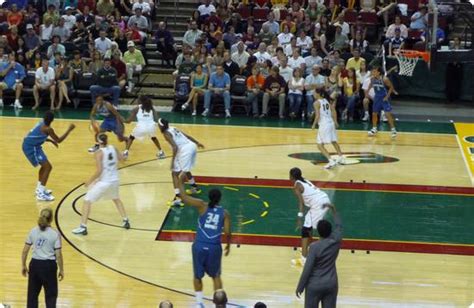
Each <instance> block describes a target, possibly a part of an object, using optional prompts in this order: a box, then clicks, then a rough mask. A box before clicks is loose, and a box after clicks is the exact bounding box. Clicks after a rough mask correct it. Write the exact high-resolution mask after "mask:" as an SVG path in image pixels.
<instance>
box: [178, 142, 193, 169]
mask: <svg viewBox="0 0 474 308" xmlns="http://www.w3.org/2000/svg"><path fill="white" fill-rule="evenodd" d="M196 153H197V146H196V144H195V143H194V142H190V143H188V144H186V145H184V146H182V147H181V148H179V149H178V153H177V154H176V157H175V159H174V162H173V171H174V172H181V171H183V172H190V171H191V169H192V168H193V167H194V164H195V163H196Z"/></svg>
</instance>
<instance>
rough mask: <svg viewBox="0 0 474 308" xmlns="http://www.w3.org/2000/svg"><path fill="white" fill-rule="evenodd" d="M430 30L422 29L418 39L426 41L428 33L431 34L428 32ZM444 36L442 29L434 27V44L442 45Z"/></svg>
mask: <svg viewBox="0 0 474 308" xmlns="http://www.w3.org/2000/svg"><path fill="white" fill-rule="evenodd" d="M430 32H431V31H426V30H425V31H423V33H422V34H421V36H420V39H421V41H422V42H426V41H427V39H426V38H427V36H428V35H431V33H430ZM445 38H446V34H445V33H444V30H443V29H441V28H440V27H438V28H437V29H436V44H437V45H438V46H439V45H442V44H443V43H444V40H445Z"/></svg>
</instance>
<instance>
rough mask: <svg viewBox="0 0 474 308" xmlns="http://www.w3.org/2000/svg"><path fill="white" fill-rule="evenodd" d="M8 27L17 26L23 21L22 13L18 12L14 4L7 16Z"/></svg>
mask: <svg viewBox="0 0 474 308" xmlns="http://www.w3.org/2000/svg"><path fill="white" fill-rule="evenodd" d="M7 21H8V26H9V27H11V26H17V27H18V26H19V25H20V24H21V23H22V21H23V13H22V12H21V11H18V7H17V6H16V4H12V5H11V7H10V12H9V13H8V15H7Z"/></svg>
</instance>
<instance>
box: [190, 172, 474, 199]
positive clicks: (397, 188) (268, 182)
mask: <svg viewBox="0 0 474 308" xmlns="http://www.w3.org/2000/svg"><path fill="white" fill-rule="evenodd" d="M195 178H196V181H197V182H198V183H199V182H200V183H206V184H219V185H248V186H274V187H292V184H291V182H290V181H289V180H276V179H258V178H255V179H251V178H232V177H210V176H196V177H195ZM312 182H313V183H314V184H315V185H317V186H318V187H320V188H334V189H338V188H339V189H349V190H350V189H353V190H373V191H392V192H402V193H403V192H413V193H434V194H462V195H473V196H474V187H454V186H427V185H407V184H380V183H354V182H353V183H348V182H319V181H312Z"/></svg>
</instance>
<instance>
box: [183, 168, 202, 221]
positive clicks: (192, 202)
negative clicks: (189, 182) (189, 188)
mask: <svg viewBox="0 0 474 308" xmlns="http://www.w3.org/2000/svg"><path fill="white" fill-rule="evenodd" d="M186 179H187V176H186V172H182V173H181V174H180V175H179V179H178V185H179V196H180V197H181V200H183V202H184V203H185V204H188V205H191V206H194V207H197V208H198V211H199V214H201V213H202V212H204V211H205V208H206V207H207V203H206V202H205V201H204V200H201V199H198V198H193V197H191V196H189V195H188V194H187V193H186V190H185V189H184V182H185V181H186Z"/></svg>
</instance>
